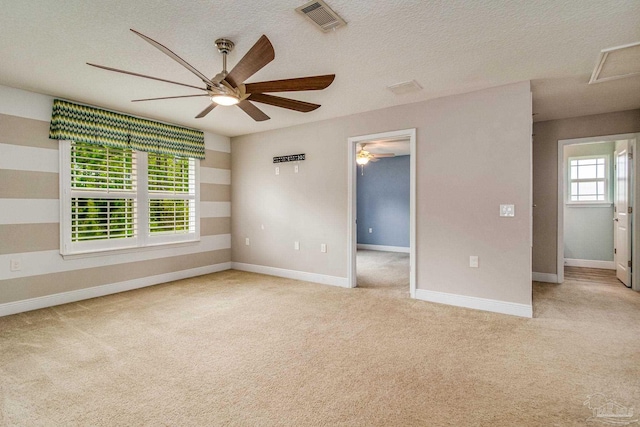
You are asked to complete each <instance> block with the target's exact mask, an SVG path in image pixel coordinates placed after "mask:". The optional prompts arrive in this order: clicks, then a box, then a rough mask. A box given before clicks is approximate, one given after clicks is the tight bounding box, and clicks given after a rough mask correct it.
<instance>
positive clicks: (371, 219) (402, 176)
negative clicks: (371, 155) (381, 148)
mask: <svg viewBox="0 0 640 427" xmlns="http://www.w3.org/2000/svg"><path fill="white" fill-rule="evenodd" d="M409 172H410V166H409V156H398V157H389V158H383V159H380V160H379V161H378V162H369V163H368V164H367V165H366V166H365V167H364V176H363V175H362V172H361V168H360V166H358V182H357V192H358V200H357V203H358V243H361V244H369V245H382V246H400V247H409V206H410V203H409V202H410V198H409V197H410V196H409ZM369 228H372V229H373V233H369Z"/></svg>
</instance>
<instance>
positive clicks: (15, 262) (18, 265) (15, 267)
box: [9, 258, 22, 271]
mask: <svg viewBox="0 0 640 427" xmlns="http://www.w3.org/2000/svg"><path fill="white" fill-rule="evenodd" d="M9 267H10V270H11V271H20V270H22V260H21V259H19V258H13V259H11V261H10V262H9Z"/></svg>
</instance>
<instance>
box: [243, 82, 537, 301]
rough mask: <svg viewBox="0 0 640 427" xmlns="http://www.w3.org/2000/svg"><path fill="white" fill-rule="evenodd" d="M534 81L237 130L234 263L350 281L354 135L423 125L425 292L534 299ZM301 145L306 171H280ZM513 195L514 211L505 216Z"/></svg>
mask: <svg viewBox="0 0 640 427" xmlns="http://www.w3.org/2000/svg"><path fill="white" fill-rule="evenodd" d="M530 90H531V89H530V84H529V82H522V83H517V84H512V85H507V86H502V87H498V88H492V89H488V90H483V91H478V92H473V93H467V94H463V95H456V96H450V97H446V98H440V99H435V100H430V101H426V102H420V103H415V104H408V105H401V106H396V107H391V108H386V109H382V110H377V111H369V112H366V113H361V114H356V115H352V116H347V117H341V118H336V119H332V120H327V121H321V122H316V123H310V124H305V125H300V126H294V127H290V128H285V129H279V130H274V131H268V132H262V133H257V134H251V135H245V136H239V137H235V138H232V141H231V148H232V173H233V177H234V185H233V187H232V210H233V216H232V260H233V261H234V262H238V263H246V264H253V265H259V266H268V267H274V268H279V269H285V270H294V271H303V272H309V273H317V274H322V275H329V276H335V277H339V278H346V277H347V269H348V266H347V263H348V256H347V248H348V239H349V235H348V232H347V231H348V230H347V221H348V215H347V212H348V200H347V198H348V197H347V189H348V185H347V168H348V167H355V166H354V165H347V139H348V138H349V137H353V136H358V135H366V134H373V133H382V132H387V131H392V130H398V129H409V128H416V129H417V143H416V162H417V176H416V194H417V201H416V202H417V203H416V209H417V212H416V216H417V226H416V228H417V234H416V265H415V266H414V267H415V268H416V270H417V287H418V289H422V290H429V291H436V292H442V293H447V294H457V295H461V296H472V297H479V298H486V299H493V300H499V301H507V302H513V303H518V304H525V305H528V306H530V304H531V252H530V251H531V248H530V214H531V199H530V188H531V174H530V171H531V114H532V106H531V93H530ZM390 96H391V95H390ZM264 109H265V112H266V113H267V114H269V111H268V110H269V107H268V106H266V107H264ZM311 114H312V113H311ZM296 153H306V160H305V161H302V162H300V168H299V172H298V173H297V174H296V173H295V172H294V165H293V164H284V165H280V174H279V175H276V174H275V173H274V164H273V163H272V157H274V156H279V155H284V154H296ZM505 203H511V204H515V206H516V216H515V217H513V218H503V217H500V216H499V205H500V204H505ZM246 238H249V239H250V245H246V244H245V239H246ZM294 241H299V242H300V250H295V249H294ZM321 243H325V244H327V252H326V253H322V252H321V251H320V244H321ZM470 255H476V256H478V257H479V263H480V267H479V268H470V267H469V256H470Z"/></svg>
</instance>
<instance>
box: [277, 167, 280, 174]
mask: <svg viewBox="0 0 640 427" xmlns="http://www.w3.org/2000/svg"><path fill="white" fill-rule="evenodd" d="M276 175H280V166H276Z"/></svg>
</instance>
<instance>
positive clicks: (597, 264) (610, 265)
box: [564, 258, 616, 270]
mask: <svg viewBox="0 0 640 427" xmlns="http://www.w3.org/2000/svg"><path fill="white" fill-rule="evenodd" d="M564 265H566V266H567V267H587V268H603V269H605V270H615V269H616V263H615V262H613V261H596V260H592V259H571V258H565V259H564Z"/></svg>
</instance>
